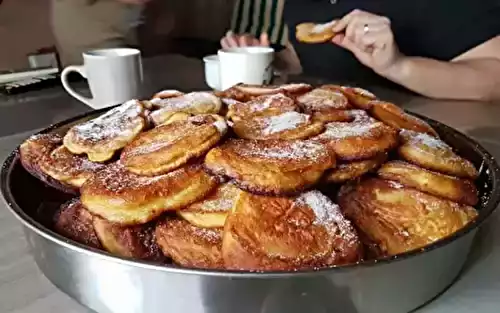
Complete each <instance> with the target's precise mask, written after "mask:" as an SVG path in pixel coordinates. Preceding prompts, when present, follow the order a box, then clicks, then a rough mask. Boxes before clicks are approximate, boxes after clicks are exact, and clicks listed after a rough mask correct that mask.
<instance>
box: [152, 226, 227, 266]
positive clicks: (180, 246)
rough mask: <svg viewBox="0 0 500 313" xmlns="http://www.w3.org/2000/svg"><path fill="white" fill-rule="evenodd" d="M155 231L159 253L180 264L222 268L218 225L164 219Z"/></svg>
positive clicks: (220, 235)
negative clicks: (201, 225)
mask: <svg viewBox="0 0 500 313" xmlns="http://www.w3.org/2000/svg"><path fill="white" fill-rule="evenodd" d="M155 234H156V240H157V242H158V245H159V246H160V248H161V250H162V251H163V253H164V254H165V255H166V256H168V257H170V258H172V260H174V262H175V263H177V264H179V265H181V266H186V267H194V268H211V269H221V268H224V263H223V260H222V253H221V248H222V229H221V228H201V227H197V226H194V225H191V224H190V223H189V222H187V221H185V220H182V219H175V218H165V219H163V220H161V221H160V222H159V223H158V225H157V226H156V230H155Z"/></svg>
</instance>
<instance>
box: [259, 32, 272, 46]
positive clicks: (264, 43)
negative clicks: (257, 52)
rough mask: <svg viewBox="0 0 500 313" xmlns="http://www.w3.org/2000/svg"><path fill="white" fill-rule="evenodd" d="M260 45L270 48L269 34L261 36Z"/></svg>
mask: <svg viewBox="0 0 500 313" xmlns="http://www.w3.org/2000/svg"><path fill="white" fill-rule="evenodd" d="M260 44H261V45H262V46H265V47H269V46H270V45H271V43H270V42H269V36H268V35H267V33H262V34H261V35H260Z"/></svg>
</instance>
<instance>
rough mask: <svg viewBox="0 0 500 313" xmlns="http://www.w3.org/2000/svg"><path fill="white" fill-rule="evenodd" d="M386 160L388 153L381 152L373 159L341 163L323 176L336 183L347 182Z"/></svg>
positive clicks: (375, 167)
mask: <svg viewBox="0 0 500 313" xmlns="http://www.w3.org/2000/svg"><path fill="white" fill-rule="evenodd" d="M386 160H387V153H381V154H379V155H377V156H375V157H374V158H373V159H368V160H363V161H353V162H349V163H341V164H338V165H337V167H336V168H334V169H331V170H328V171H327V172H326V173H325V176H324V177H323V181H324V182H326V183H334V184H341V183H345V182H347V181H350V180H354V179H357V178H360V177H361V176H363V175H365V174H366V173H369V172H371V171H373V170H375V169H377V168H378V167H379V166H380V165H381V164H382V163H384V162H385V161H386Z"/></svg>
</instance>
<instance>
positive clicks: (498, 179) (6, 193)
mask: <svg viewBox="0 0 500 313" xmlns="http://www.w3.org/2000/svg"><path fill="white" fill-rule="evenodd" d="M109 109H110V108H106V109H100V110H96V111H91V112H88V113H85V114H81V115H78V116H76V117H73V118H70V119H67V120H65V121H62V122H59V123H56V124H53V125H51V126H49V127H48V128H46V129H44V130H42V131H40V132H38V133H37V134H43V133H49V132H51V131H54V130H55V129H58V128H61V127H63V126H66V125H68V124H71V123H74V122H76V121H79V120H82V119H85V118H88V117H91V116H93V115H98V114H100V113H103V112H105V111H107V110H109ZM408 113H410V114H412V115H414V116H417V117H419V118H421V119H423V120H425V121H427V122H429V123H430V124H431V125H433V124H439V125H440V127H441V128H444V129H445V130H449V131H450V132H452V133H453V134H454V135H455V136H458V137H461V139H462V140H463V141H468V142H469V143H471V144H473V145H474V146H475V148H476V149H478V150H479V151H480V153H481V154H482V155H483V156H484V159H483V164H482V166H481V169H480V171H484V170H486V171H490V173H488V176H490V177H493V178H494V179H492V186H491V187H490V188H491V190H492V192H491V194H490V195H489V198H488V199H486V200H483V201H482V202H481V205H482V206H483V207H482V208H481V213H480V215H479V217H478V218H477V219H476V220H474V221H472V222H471V223H469V224H468V225H467V226H466V227H464V228H463V229H461V230H459V231H458V232H456V233H454V234H453V235H451V236H448V237H445V238H442V239H440V240H438V241H436V242H435V243H433V244H431V245H428V246H426V247H423V248H421V249H416V250H412V251H408V252H405V253H402V254H398V255H395V256H392V257H386V258H380V259H377V260H368V261H361V262H357V263H354V264H349V265H341V266H332V267H326V268H320V269H309V270H300V271H294V272H279V271H275V272H250V271H230V270H209V269H196V268H186V267H177V266H175V265H173V264H157V263H152V262H147V261H141V260H130V259H125V258H121V257H118V256H114V255H111V254H109V253H107V252H105V251H102V250H98V249H94V248H91V247H88V246H85V245H83V244H80V243H78V242H75V241H72V240H70V239H67V238H65V237H63V236H61V235H59V234H57V233H55V232H54V231H52V230H50V229H48V228H46V227H45V226H43V225H41V224H40V223H39V222H37V221H36V220H34V219H33V218H32V217H30V216H29V215H28V214H26V213H25V212H24V211H23V210H22V209H21V208H20V207H19V206H18V204H17V203H16V202H15V200H14V197H13V195H12V192H11V189H10V184H8V183H7V182H8V181H9V179H10V177H9V176H10V172H11V169H12V167H14V166H15V165H16V164H17V163H18V162H19V149H18V148H17V149H15V150H14V151H13V152H11V154H10V155H9V156H8V157H7V159H6V160H5V161H4V164H3V166H2V171H1V175H0V183H1V186H0V188H1V192H2V195H3V198H4V202H5V203H6V204H7V207H8V208H9V210H10V211H11V212H12V214H14V216H15V217H16V218H17V219H18V220H19V221H20V222H21V223H22V224H23V225H24V226H25V227H27V228H28V229H30V230H32V231H34V232H35V233H36V234H38V235H39V236H42V237H44V238H45V239H47V240H49V241H52V242H54V243H57V244H58V245H61V246H63V247H65V248H68V249H71V250H74V251H77V252H79V253H82V254H85V255H89V256H92V257H97V258H101V259H106V260H108V261H112V262H117V263H122V264H124V265H128V266H132V267H138V268H144V269H150V270H157V271H162V272H168V273H177V274H189V275H202V276H214V277H231V278H263V279H268V278H288V277H291V276H293V277H300V276H312V275H323V274H325V272H333V271H335V272H340V271H346V270H352V269H353V268H365V267H372V266H378V265H384V264H388V263H393V262H397V261H401V260H405V259H407V258H411V257H414V256H417V255H421V254H423V253H426V252H429V251H432V250H434V249H438V248H440V247H443V246H445V245H448V244H450V243H452V242H453V241H455V240H456V239H458V238H460V237H463V236H465V235H466V234H468V233H469V232H471V231H472V230H475V229H476V228H478V227H479V226H480V225H481V224H482V223H483V222H485V220H486V219H488V217H489V216H490V215H491V214H492V213H493V212H494V211H495V209H496V208H497V205H498V203H500V192H494V191H496V190H500V167H499V166H498V164H497V163H496V161H495V159H494V157H493V156H492V155H491V154H490V153H489V152H488V151H487V150H486V149H484V148H483V147H482V146H481V145H480V144H479V143H477V142H476V141H475V140H473V139H471V138H470V137H467V136H466V135H464V134H463V133H461V132H459V131H457V130H455V129H453V128H451V127H449V126H447V125H444V124H442V123H439V122H437V121H435V120H432V119H430V118H427V117H424V116H421V115H419V114H415V113H413V112H408Z"/></svg>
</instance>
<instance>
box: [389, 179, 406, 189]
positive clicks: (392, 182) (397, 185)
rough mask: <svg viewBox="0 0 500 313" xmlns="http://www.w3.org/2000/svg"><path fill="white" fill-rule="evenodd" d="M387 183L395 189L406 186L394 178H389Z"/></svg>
mask: <svg viewBox="0 0 500 313" xmlns="http://www.w3.org/2000/svg"><path fill="white" fill-rule="evenodd" d="M387 183H388V184H389V186H391V187H392V188H395V189H402V188H404V187H405V186H404V185H403V184H401V183H398V182H396V181H393V180H388V181H387Z"/></svg>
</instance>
